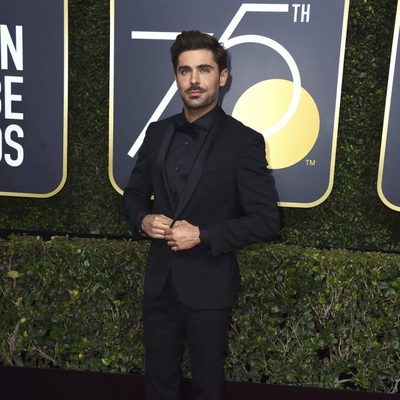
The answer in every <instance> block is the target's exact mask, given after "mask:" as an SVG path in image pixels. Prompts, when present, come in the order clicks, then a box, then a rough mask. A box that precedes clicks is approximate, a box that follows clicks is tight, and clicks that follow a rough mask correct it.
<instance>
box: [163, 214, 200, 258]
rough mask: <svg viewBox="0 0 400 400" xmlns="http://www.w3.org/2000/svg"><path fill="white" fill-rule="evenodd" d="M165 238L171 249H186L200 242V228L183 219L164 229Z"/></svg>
mask: <svg viewBox="0 0 400 400" xmlns="http://www.w3.org/2000/svg"><path fill="white" fill-rule="evenodd" d="M164 236H165V240H166V241H167V243H168V246H170V247H171V250H172V251H179V250H188V249H191V248H192V247H194V246H197V245H198V244H200V229H199V227H198V226H195V225H192V224H190V223H189V222H187V221H185V220H179V221H176V222H175V224H174V226H173V227H172V228H168V229H166V230H165V234H164Z"/></svg>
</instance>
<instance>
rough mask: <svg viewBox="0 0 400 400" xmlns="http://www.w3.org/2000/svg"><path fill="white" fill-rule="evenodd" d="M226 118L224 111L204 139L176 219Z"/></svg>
mask: <svg viewBox="0 0 400 400" xmlns="http://www.w3.org/2000/svg"><path fill="white" fill-rule="evenodd" d="M221 111H222V110H221ZM224 119H225V113H224V112H223V111H222V112H221V113H220V114H219V115H218V116H217V118H216V120H215V122H214V124H213V126H212V128H211V129H210V131H209V132H208V134H207V137H206V138H205V140H204V143H203V145H202V147H201V149H200V152H199V154H198V156H197V158H196V160H195V162H194V164H193V167H192V170H191V171H190V174H189V176H188V180H187V182H186V186H185V189H184V191H183V193H182V195H181V196H180V199H179V204H178V206H177V208H176V211H175V215H174V221H175V220H177V219H178V217H179V215H180V213H181V212H182V210H183V209H184V208H185V206H186V204H187V202H188V201H189V200H190V197H191V196H192V194H193V192H194V189H195V188H196V186H197V183H198V182H199V179H200V176H201V174H202V172H203V170H204V167H205V163H206V160H207V156H208V154H209V151H210V149H211V147H212V144H213V143H214V140H215V137H216V136H217V134H218V132H219V131H221V128H222V125H223V121H224Z"/></svg>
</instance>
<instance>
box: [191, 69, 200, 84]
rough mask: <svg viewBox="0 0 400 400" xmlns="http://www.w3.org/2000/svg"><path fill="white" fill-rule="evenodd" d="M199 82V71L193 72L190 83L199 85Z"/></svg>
mask: <svg viewBox="0 0 400 400" xmlns="http://www.w3.org/2000/svg"><path fill="white" fill-rule="evenodd" d="M199 82H200V74H199V71H197V70H194V71H192V73H191V75H190V83H191V84H192V85H193V84H199Z"/></svg>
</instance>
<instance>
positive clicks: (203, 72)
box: [200, 67, 210, 74]
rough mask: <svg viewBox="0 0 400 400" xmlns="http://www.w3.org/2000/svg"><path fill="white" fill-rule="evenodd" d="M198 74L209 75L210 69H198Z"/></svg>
mask: <svg viewBox="0 0 400 400" xmlns="http://www.w3.org/2000/svg"><path fill="white" fill-rule="evenodd" d="M200 73H201V74H209V73H210V68H209V67H201V68H200Z"/></svg>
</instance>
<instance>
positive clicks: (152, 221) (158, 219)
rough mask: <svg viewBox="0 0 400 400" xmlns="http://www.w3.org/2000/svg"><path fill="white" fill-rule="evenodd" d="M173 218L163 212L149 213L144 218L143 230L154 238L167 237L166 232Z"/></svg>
mask: <svg viewBox="0 0 400 400" xmlns="http://www.w3.org/2000/svg"><path fill="white" fill-rule="evenodd" d="M172 222H173V220H172V219H171V218H169V217H166V216H165V215H162V214H147V215H146V216H145V217H144V218H143V219H142V226H141V229H142V231H143V232H144V233H145V234H146V235H147V236H149V237H151V238H153V239H165V236H164V233H165V230H166V229H167V228H169V227H170V226H171V224H172Z"/></svg>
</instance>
